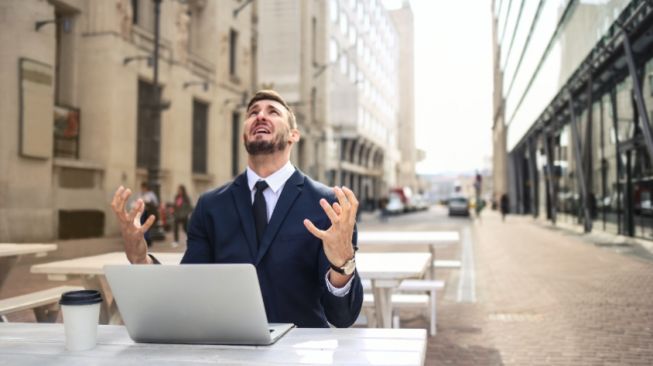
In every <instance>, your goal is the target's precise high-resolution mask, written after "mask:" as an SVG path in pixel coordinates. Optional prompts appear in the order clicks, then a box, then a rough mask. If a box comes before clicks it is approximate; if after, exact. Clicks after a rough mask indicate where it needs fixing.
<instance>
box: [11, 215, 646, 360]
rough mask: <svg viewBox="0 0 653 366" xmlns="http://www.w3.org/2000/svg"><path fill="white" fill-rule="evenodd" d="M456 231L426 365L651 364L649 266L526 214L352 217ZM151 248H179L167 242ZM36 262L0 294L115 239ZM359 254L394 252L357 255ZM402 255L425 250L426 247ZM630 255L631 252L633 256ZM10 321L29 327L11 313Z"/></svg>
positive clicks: (406, 323)
mask: <svg viewBox="0 0 653 366" xmlns="http://www.w3.org/2000/svg"><path fill="white" fill-rule="evenodd" d="M402 229H403V230H457V231H459V232H460V233H461V243H460V244H457V245H454V246H451V247H448V248H446V249H438V251H437V253H436V255H437V258H438V259H460V260H461V261H462V268H460V269H447V270H444V269H438V270H437V272H436V277H437V278H438V279H443V280H445V281H446V285H445V288H444V290H443V291H441V292H440V293H439V294H438V295H439V297H438V309H437V312H438V322H437V328H438V333H437V335H436V336H435V337H430V338H429V342H428V349H427V356H426V364H427V365H436V364H437V365H442V364H446V365H571V364H573V365H650V364H652V363H653V308H652V307H651V299H653V286H651V283H653V261H651V260H650V259H648V258H650V256H648V257H647V256H646V255H643V256H636V255H628V254H627V253H624V250H623V248H620V250H619V251H616V250H613V249H611V248H609V247H607V248H606V247H605V246H600V245H594V244H592V242H591V240H588V238H587V237H583V236H582V235H580V234H577V233H574V232H572V231H567V230H564V229H560V228H553V227H551V226H550V225H548V224H545V223H542V222H541V221H534V220H533V219H532V218H531V217H529V216H511V215H509V216H508V217H507V219H506V222H501V218H500V216H499V215H498V214H497V213H496V212H492V211H490V210H486V211H484V212H483V217H482V219H481V220H478V219H473V218H449V217H448V216H447V213H446V209H445V208H443V207H431V208H430V209H429V210H428V211H423V212H416V213H410V214H404V215H400V216H392V217H390V218H388V220H387V221H384V222H382V221H380V218H379V216H378V215H374V214H370V213H365V214H362V215H361V220H360V224H359V230H402ZM170 241H171V239H170V238H169V240H168V241H167V242H165V243H164V242H155V244H154V247H153V250H155V251H178V250H183V245H182V246H180V247H179V248H175V249H173V248H171V247H170V245H169V242H170ZM58 244H59V248H60V249H59V250H58V251H57V252H54V253H53V254H50V255H48V256H47V257H45V258H37V259H34V258H24V259H23V260H22V262H21V263H20V264H19V265H17V266H16V267H15V268H14V270H13V271H12V273H11V274H10V276H11V278H12V279H11V280H10V281H8V282H7V283H8V284H13V285H9V286H5V288H3V290H2V294H0V297H7V296H12V295H16V294H19V293H24V292H27V291H31V290H37V289H39V288H46V287H48V286H50V285H51V284H52V283H51V282H49V281H47V280H46V279H45V278H44V277H42V276H39V275H34V274H30V273H29V267H30V266H31V265H32V264H34V263H43V262H48V261H53V260H59V259H64V258H71V257H73V256H83V255H91V254H97V253H102V252H109V251H115V250H120V249H121V244H120V241H119V240H118V239H117V238H111V239H107V238H105V239H87V240H74V241H62V242H59V243H58ZM360 250H361V251H379V250H397V249H396V248H394V249H393V248H387V247H386V248H383V247H379V246H375V247H373V248H361V249H360ZM401 250H404V251H406V250H412V251H422V250H423V251H427V250H428V249H427V248H425V247H420V246H416V247H415V248H406V247H405V246H404V247H402V249H401ZM633 252H637V251H633ZM9 319H10V320H11V321H34V319H33V315H32V314H30V313H29V312H18V313H15V314H12V316H10V317H9ZM427 324H428V320H427V318H426V316H425V315H423V314H421V313H419V312H415V313H410V312H406V313H402V314H401V326H402V327H406V328H410V327H420V328H426V327H427Z"/></svg>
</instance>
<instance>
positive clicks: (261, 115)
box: [256, 111, 265, 121]
mask: <svg viewBox="0 0 653 366" xmlns="http://www.w3.org/2000/svg"><path fill="white" fill-rule="evenodd" d="M256 120H257V121H263V120H265V112H264V111H260V112H258V113H256Z"/></svg>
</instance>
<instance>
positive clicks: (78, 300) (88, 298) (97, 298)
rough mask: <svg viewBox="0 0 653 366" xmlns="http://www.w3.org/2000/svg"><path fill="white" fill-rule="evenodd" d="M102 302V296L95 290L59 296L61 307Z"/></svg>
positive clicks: (70, 292)
mask: <svg viewBox="0 0 653 366" xmlns="http://www.w3.org/2000/svg"><path fill="white" fill-rule="evenodd" d="M99 302H102V295H101V294H100V291H97V290H78V291H68V292H64V293H63V294H62V295H61V299H60V300H59V304H61V305H90V304H97V303H99Z"/></svg>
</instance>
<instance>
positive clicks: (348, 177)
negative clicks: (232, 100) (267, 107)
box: [257, 0, 414, 209]
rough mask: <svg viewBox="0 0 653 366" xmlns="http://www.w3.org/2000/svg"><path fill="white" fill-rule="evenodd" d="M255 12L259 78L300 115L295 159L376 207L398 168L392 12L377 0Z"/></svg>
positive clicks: (277, 3) (267, 5) (278, 1)
mask: <svg viewBox="0 0 653 366" xmlns="http://www.w3.org/2000/svg"><path fill="white" fill-rule="evenodd" d="M297 4H299V6H298V5H297ZM257 11H258V17H257V18H258V25H257V28H258V35H259V36H258V61H257V65H258V69H257V70H258V72H257V78H258V82H259V85H260V86H269V87H274V88H275V89H276V90H278V91H279V92H281V93H282V94H283V95H284V96H285V97H286V98H287V99H288V101H289V103H290V104H291V105H292V106H293V107H294V109H295V110H296V112H297V117H298V118H297V119H298V124H299V127H300V130H301V132H302V140H303V142H300V144H299V146H298V148H297V150H296V152H295V155H293V160H294V161H295V162H296V164H297V165H298V166H299V168H300V169H302V170H304V171H306V172H307V173H309V174H310V175H312V176H314V177H316V178H318V179H320V180H322V181H324V182H325V183H327V184H329V185H345V186H348V187H351V188H352V189H353V190H354V192H355V193H356V194H357V196H358V198H359V200H360V201H361V202H362V205H361V207H362V208H368V209H372V208H375V207H376V205H377V204H378V202H379V200H380V199H381V198H382V197H384V196H385V195H387V192H388V189H389V187H392V186H394V185H396V184H397V181H398V178H397V176H398V174H400V173H401V171H400V168H399V167H400V157H401V154H400V151H399V147H398V146H399V145H398V132H397V131H398V123H399V113H400V109H399V46H398V45H399V37H398V33H397V29H396V28H395V26H394V24H393V22H392V20H391V19H390V15H389V13H388V11H387V10H386V9H385V8H384V7H383V4H382V3H381V2H380V1H377V0H367V1H351V0H347V1H346V0H310V1H301V2H297V1H295V0H269V1H261V2H259V3H258V10H257ZM279 19H284V21H283V22H279ZM411 118H412V117H411ZM411 123H412V121H411ZM413 149H414V146H413ZM413 169H414V168H413Z"/></svg>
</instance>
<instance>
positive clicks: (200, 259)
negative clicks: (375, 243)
mask: <svg viewBox="0 0 653 366" xmlns="http://www.w3.org/2000/svg"><path fill="white" fill-rule="evenodd" d="M243 131H244V132H243V142H244V144H245V148H246V150H247V153H248V158H247V169H246V171H245V172H243V173H242V174H240V175H239V176H238V177H236V179H235V180H234V181H233V182H230V183H228V184H226V185H224V186H222V187H220V188H217V189H215V190H212V191H210V192H207V193H205V194H203V195H202V196H201V197H200V198H199V200H198V202H197V205H196V208H195V211H194V212H193V215H192V216H191V219H190V222H189V225H188V242H187V249H186V253H185V254H184V257H183V259H182V264H184V263H251V264H253V265H254V266H255V267H256V271H257V274H258V279H259V283H260V286H261V293H262V295H263V302H264V303H265V311H266V313H267V317H268V322H271V323H294V324H295V325H297V326H299V327H313V328H314V327H328V326H329V324H331V325H333V326H336V327H349V326H351V325H352V324H353V323H354V321H355V320H356V318H357V317H358V314H359V313H360V310H361V306H362V302H363V288H362V285H361V281H360V277H359V276H358V273H357V272H356V262H355V257H354V254H355V251H356V249H357V248H356V212H357V210H358V200H357V199H356V196H355V195H354V193H353V192H352V191H351V190H350V189H349V188H346V187H333V188H329V187H327V186H325V185H323V184H321V183H318V182H316V181H314V180H312V179H311V178H309V177H308V176H306V175H304V174H303V173H302V172H300V171H299V170H298V169H296V168H295V167H294V166H293V165H292V164H291V163H290V152H291V149H292V147H293V145H295V144H296V143H297V142H298V141H299V139H300V133H299V130H298V129H297V122H296V120H295V115H294V114H293V111H292V109H291V108H290V107H289V106H288V104H287V103H286V102H285V101H284V99H283V98H282V97H281V96H280V95H279V94H278V93H277V92H275V91H272V90H261V91H259V92H257V93H256V94H255V95H254V97H252V99H251V100H250V101H249V104H248V106H247V117H246V119H245V122H244V130H243ZM130 195H131V190H130V189H128V188H127V189H126V188H124V187H122V186H121V187H119V188H118V190H117V191H116V193H115V194H114V197H113V200H112V203H111V206H112V209H113V211H114V213H115V214H116V216H117V218H118V221H119V222H120V228H121V233H122V236H123V241H124V246H125V253H126V255H127V258H128V259H129V261H130V262H131V263H135V264H136V263H138V264H153V263H157V261H156V258H154V257H153V256H151V255H149V254H148V253H147V244H146V242H145V240H144V239H143V234H144V233H145V232H146V231H147V230H148V229H149V228H150V226H152V224H153V223H154V217H153V216H150V217H149V218H148V219H147V220H146V221H145V222H144V223H143V224H142V225H141V224H140V220H138V218H139V216H140V215H141V214H142V213H143V207H144V204H143V202H142V201H141V200H137V201H136V204H135V205H134V207H133V208H132V210H131V211H129V212H127V211H126V210H125V204H126V202H127V200H128V199H129V196H130ZM206 280H207V281H210V280H211V279H206Z"/></svg>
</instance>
